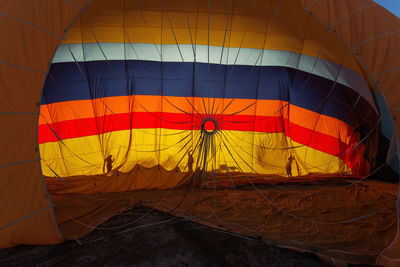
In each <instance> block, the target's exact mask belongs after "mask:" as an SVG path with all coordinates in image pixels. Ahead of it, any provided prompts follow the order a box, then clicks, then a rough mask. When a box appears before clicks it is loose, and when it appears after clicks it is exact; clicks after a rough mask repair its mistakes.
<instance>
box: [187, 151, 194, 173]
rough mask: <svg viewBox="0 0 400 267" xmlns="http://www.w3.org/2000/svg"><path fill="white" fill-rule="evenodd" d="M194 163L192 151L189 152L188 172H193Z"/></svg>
mask: <svg viewBox="0 0 400 267" xmlns="http://www.w3.org/2000/svg"><path fill="white" fill-rule="evenodd" d="M193 162H194V159H193V150H190V151H189V152H188V170H189V172H190V173H192V172H193Z"/></svg>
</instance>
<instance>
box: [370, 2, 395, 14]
mask: <svg viewBox="0 0 400 267" xmlns="http://www.w3.org/2000/svg"><path fill="white" fill-rule="evenodd" d="M374 1H375V2H377V3H378V4H380V5H381V6H383V7H384V8H386V9H387V10H389V11H390V12H392V13H393V14H395V15H397V16H398V17H400V0H374Z"/></svg>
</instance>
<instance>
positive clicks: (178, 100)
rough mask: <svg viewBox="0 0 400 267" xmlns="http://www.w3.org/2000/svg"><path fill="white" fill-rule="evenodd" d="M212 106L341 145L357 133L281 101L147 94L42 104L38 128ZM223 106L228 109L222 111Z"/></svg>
mask: <svg viewBox="0 0 400 267" xmlns="http://www.w3.org/2000/svg"><path fill="white" fill-rule="evenodd" d="M203 99H204V103H203ZM213 104H214V110H216V111H215V112H214V114H219V113H221V112H223V114H224V115H229V114H233V113H236V112H239V111H241V112H239V113H238V115H250V116H254V115H256V116H268V117H277V116H280V117H282V118H284V119H289V121H290V122H292V123H294V124H296V125H299V126H301V127H304V128H308V129H311V130H315V131H317V132H320V133H323V134H326V135H329V136H332V137H335V138H340V141H341V142H343V143H348V140H347V139H348V136H353V135H354V134H358V133H354V130H353V128H352V127H351V126H349V125H348V124H346V123H345V122H343V121H341V120H338V119H336V118H333V117H329V116H326V115H321V114H319V113H316V112H313V111H310V110H307V109H305V108H301V107H298V106H294V105H288V102H286V101H281V100H253V99H234V100H232V99H228V98H226V99H222V98H216V99H215V101H214V99H212V98H211V99H210V98H201V97H188V98H184V97H175V96H148V95H137V96H115V97H105V98H97V99H93V100H75V101H66V102H58V103H53V104H47V105H42V106H41V110H40V112H41V116H40V119H39V125H43V124H47V123H57V122H61V121H68V120H76V119H86V118H94V117H102V116H107V115H113V114H124V113H130V112H151V113H154V112H165V113H184V112H187V113H196V111H195V110H194V109H193V107H192V105H193V106H194V107H195V109H196V110H197V111H198V112H199V113H201V114H204V113H205V112H204V110H205V108H204V106H205V107H206V109H211V108H212V106H213ZM228 105H229V106H228ZM227 106H228V107H227ZM225 107H227V108H226V109H225V110H223V109H224V108H225ZM181 110H183V111H184V112H182V111H181Z"/></svg>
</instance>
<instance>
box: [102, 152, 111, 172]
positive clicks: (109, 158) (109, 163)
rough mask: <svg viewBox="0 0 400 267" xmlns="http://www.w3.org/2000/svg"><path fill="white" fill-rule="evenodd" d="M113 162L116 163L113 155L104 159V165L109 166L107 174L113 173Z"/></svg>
mask: <svg viewBox="0 0 400 267" xmlns="http://www.w3.org/2000/svg"><path fill="white" fill-rule="evenodd" d="M113 162H114V159H113V158H112V155H108V156H107V157H106V158H105V159H104V165H106V166H107V173H106V174H109V173H111V171H112V164H113ZM104 165H103V172H104Z"/></svg>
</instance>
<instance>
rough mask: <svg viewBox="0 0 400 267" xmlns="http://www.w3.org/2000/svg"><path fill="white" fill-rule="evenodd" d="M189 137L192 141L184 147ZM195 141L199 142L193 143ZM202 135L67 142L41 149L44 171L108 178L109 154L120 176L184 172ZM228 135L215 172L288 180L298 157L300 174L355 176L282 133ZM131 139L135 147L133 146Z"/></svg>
mask: <svg viewBox="0 0 400 267" xmlns="http://www.w3.org/2000/svg"><path fill="white" fill-rule="evenodd" d="M185 136H187V138H186V139H185V140H183V141H181V142H180V140H182V139H183V138H184V137H185ZM192 136H194V138H193V140H191V141H190V138H191V137H192ZM198 136H199V132H198V131H179V130H170V129H135V130H132V131H129V130H127V131H118V132H112V133H107V134H102V135H99V136H88V137H80V138H74V139H67V140H64V141H63V143H64V144H61V143H60V142H53V143H45V144H41V145H40V153H41V157H42V171H43V174H44V175H45V176H49V177H54V176H55V175H54V173H53V171H52V170H51V169H53V170H54V171H55V172H56V173H57V175H59V176H60V177H68V176H75V175H98V174H103V164H104V158H105V157H106V156H107V155H110V154H111V155H112V156H113V158H114V159H115V162H114V165H113V166H114V168H115V167H117V166H120V168H119V171H121V172H129V171H130V170H132V168H134V166H135V165H136V164H140V165H142V166H144V167H153V166H156V165H158V164H160V165H161V166H163V167H164V168H166V169H167V170H171V169H173V168H175V167H176V166H177V165H178V166H179V168H180V169H181V170H184V169H185V167H186V164H187V160H188V157H187V155H185V153H186V151H187V150H188V149H194V147H195V145H196V143H197V141H198ZM223 136H224V137H223V138H218V137H217V138H215V141H216V143H215V146H216V148H217V149H216V150H217V154H216V166H214V168H217V169H221V170H225V169H226V168H227V167H236V171H240V169H239V168H238V166H237V164H239V166H240V168H241V169H242V171H244V172H246V173H258V174H277V175H286V173H285V167H286V164H287V159H288V157H289V155H290V153H293V155H294V156H295V158H296V160H297V162H298V164H299V168H300V172H301V175H306V174H309V173H311V172H312V173H347V174H350V173H351V170H350V169H349V168H348V166H347V165H346V164H345V163H344V162H343V161H342V160H340V159H339V158H337V157H335V156H332V155H329V154H327V153H324V152H321V151H318V150H315V149H312V148H309V147H306V146H303V145H301V144H299V143H296V142H294V141H292V140H291V139H290V138H288V137H286V136H285V134H283V133H265V134H261V133H251V132H241V131H223ZM130 137H131V138H132V140H131V146H130V147H128V146H127V145H128V143H129V138H130ZM221 140H224V142H225V145H226V146H227V147H228V149H229V151H230V152H229V151H228V150H227V148H226V147H225V145H224V143H223V142H222V141H221ZM188 141H189V143H187V142H188ZM186 143H187V144H186ZM185 144H186V146H185ZM181 149H182V150H181ZM180 150H181V151H180ZM197 151H198V150H196V152H197ZM231 154H232V155H233V157H234V158H235V160H236V161H237V163H236V162H235V161H234V160H233V159H232V156H231ZM181 158H182V161H181V162H180V163H179V164H178V162H179V161H180V159H181ZM197 158H198V154H197V153H195V154H194V160H195V163H194V166H195V165H196V161H197ZM212 162H213V161H212V160H210V162H209V164H208V169H209V170H211V168H212V166H211V164H212ZM49 166H50V167H51V169H50V168H49ZM186 171H187V169H186ZM292 172H293V175H297V174H298V173H297V168H296V166H295V164H294V163H293V166H292Z"/></svg>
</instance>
